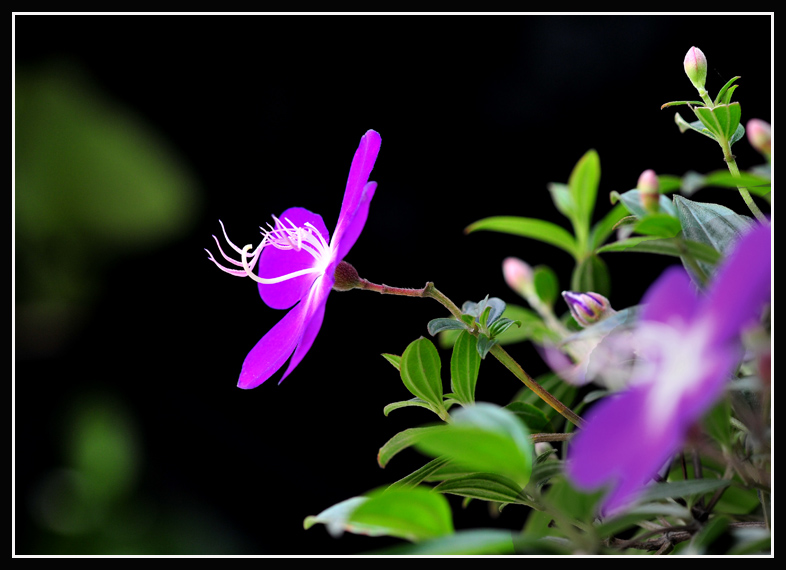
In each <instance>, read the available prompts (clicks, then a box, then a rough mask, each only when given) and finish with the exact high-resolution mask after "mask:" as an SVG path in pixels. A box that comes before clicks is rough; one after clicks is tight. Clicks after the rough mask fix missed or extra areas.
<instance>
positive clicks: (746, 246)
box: [705, 225, 772, 343]
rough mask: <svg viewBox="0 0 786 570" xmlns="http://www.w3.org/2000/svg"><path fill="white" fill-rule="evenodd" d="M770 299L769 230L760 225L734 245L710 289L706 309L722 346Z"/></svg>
mask: <svg viewBox="0 0 786 570" xmlns="http://www.w3.org/2000/svg"><path fill="white" fill-rule="evenodd" d="M771 296H772V228H771V227H770V226H768V225H760V226H757V227H755V228H753V229H752V230H751V231H750V232H748V233H746V234H745V235H744V236H742V237H741V238H740V240H739V241H738V242H737V244H736V246H735V247H734V250H733V251H732V252H731V255H730V256H729V257H728V258H727V259H726V262H725V263H724V264H723V265H722V266H721V268H720V269H719V270H718V273H717V274H716V276H715V279H714V280H713V282H712V285H711V286H710V291H709V295H708V299H707V305H706V306H705V310H706V311H708V312H709V313H710V314H711V318H712V319H713V323H714V325H715V329H714V332H715V336H714V340H715V342H718V343H724V342H726V341H727V340H729V339H732V338H735V337H737V336H738V335H739V333H740V330H741V329H742V328H743V327H744V326H745V325H747V324H748V323H749V321H751V320H754V319H755V318H756V317H758V316H759V315H760V312H761V309H762V307H763V306H764V305H765V304H767V303H768V302H770V301H771Z"/></svg>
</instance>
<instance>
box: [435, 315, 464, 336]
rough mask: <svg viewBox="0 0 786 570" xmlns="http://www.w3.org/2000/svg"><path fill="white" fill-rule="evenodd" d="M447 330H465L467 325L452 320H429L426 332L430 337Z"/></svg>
mask: <svg viewBox="0 0 786 570" xmlns="http://www.w3.org/2000/svg"><path fill="white" fill-rule="evenodd" d="M447 330H467V325H466V324H465V323H464V322H463V321H460V320H458V319H454V318H440V319H431V320H430V321H429V323H428V332H429V334H430V335H431V336H434V335H436V334H437V333H440V332H442V331H447Z"/></svg>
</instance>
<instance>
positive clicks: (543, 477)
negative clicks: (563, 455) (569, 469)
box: [527, 449, 563, 489]
mask: <svg viewBox="0 0 786 570" xmlns="http://www.w3.org/2000/svg"><path fill="white" fill-rule="evenodd" d="M555 452H556V450H554V449H552V450H551V453H555ZM551 453H544V454H543V455H545V456H546V457H549V456H550V455H551ZM541 457H542V455H539V456H538V460H540V458H541ZM562 471H563V463H562V461H558V460H555V459H549V460H543V461H540V462H536V463H535V466H534V467H533V468H532V475H531V476H530V479H529V483H528V484H527V488H528V489H534V488H537V487H539V486H541V485H543V484H544V483H546V482H547V481H549V480H550V479H551V478H553V477H556V476H557V475H559V474H560V473H562Z"/></svg>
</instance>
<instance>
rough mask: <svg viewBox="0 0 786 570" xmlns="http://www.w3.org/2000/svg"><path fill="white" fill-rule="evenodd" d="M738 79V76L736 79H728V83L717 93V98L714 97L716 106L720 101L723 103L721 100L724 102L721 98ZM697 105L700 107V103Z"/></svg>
mask: <svg viewBox="0 0 786 570" xmlns="http://www.w3.org/2000/svg"><path fill="white" fill-rule="evenodd" d="M739 78H740V76H739V75H738V76H737V77H732V78H731V79H729V81H728V82H727V83H726V85H724V86H723V87H721V90H720V91H718V96H717V97H715V104H716V105H719V104H720V103H721V101H723V100H724V98H723V96H724V95H725V94H726V91H727V90H728V89H729V87H731V86H732V84H733V83H734V82H735V81H737V80H738V79H739ZM726 103H728V101H726ZM699 105H701V103H699Z"/></svg>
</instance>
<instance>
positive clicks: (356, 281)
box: [333, 261, 360, 291]
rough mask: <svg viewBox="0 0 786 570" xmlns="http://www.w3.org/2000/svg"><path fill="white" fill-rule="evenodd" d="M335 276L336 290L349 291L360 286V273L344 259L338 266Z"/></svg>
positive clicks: (334, 288)
mask: <svg viewBox="0 0 786 570" xmlns="http://www.w3.org/2000/svg"><path fill="white" fill-rule="evenodd" d="M333 278H334V279H335V283H333V290H334V291H349V290H350V289H355V288H356V287H360V275H358V271H357V269H355V268H354V267H353V266H352V265H350V264H349V263H347V262H346V261H342V262H341V263H339V264H338V265H337V266H336V271H335V272H334V273H333Z"/></svg>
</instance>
